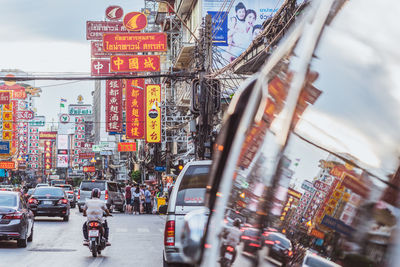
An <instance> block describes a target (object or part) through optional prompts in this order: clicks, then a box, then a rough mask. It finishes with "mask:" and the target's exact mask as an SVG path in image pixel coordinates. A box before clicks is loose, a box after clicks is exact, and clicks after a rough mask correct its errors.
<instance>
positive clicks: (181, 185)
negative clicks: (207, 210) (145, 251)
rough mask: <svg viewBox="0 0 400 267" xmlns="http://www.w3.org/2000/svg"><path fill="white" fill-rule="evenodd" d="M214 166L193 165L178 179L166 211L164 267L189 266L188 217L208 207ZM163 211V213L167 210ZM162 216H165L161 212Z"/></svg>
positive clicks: (205, 164)
mask: <svg viewBox="0 0 400 267" xmlns="http://www.w3.org/2000/svg"><path fill="white" fill-rule="evenodd" d="M210 166H211V161H210V160H201V161H192V162H189V163H187V164H186V165H185V167H184V168H183V169H182V171H181V172H180V174H179V176H178V177H177V178H176V181H175V185H174V188H173V190H172V192H171V197H170V199H169V203H168V209H167V211H166V215H167V216H166V223H165V232H164V251H163V262H164V266H168V265H173V264H180V263H185V259H184V257H183V251H182V245H181V234H182V232H181V231H182V229H183V223H184V216H185V215H186V214H187V213H188V212H190V211H192V210H195V209H198V208H199V207H203V206H204V197H205V193H206V185H207V182H208V174H209V171H210ZM162 207H163V206H161V207H160V209H163V208H162ZM164 208H166V206H164ZM160 212H161V213H165V212H163V211H161V210H160Z"/></svg>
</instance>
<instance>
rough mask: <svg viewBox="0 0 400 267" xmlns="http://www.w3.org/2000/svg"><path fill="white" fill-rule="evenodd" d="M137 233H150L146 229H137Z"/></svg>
mask: <svg viewBox="0 0 400 267" xmlns="http://www.w3.org/2000/svg"><path fill="white" fill-rule="evenodd" d="M137 231H138V232H139V233H148V232H150V231H149V229H148V228H137Z"/></svg>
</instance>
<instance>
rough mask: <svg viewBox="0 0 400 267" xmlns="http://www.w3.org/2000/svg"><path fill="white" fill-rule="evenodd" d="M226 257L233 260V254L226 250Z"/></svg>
mask: <svg viewBox="0 0 400 267" xmlns="http://www.w3.org/2000/svg"><path fill="white" fill-rule="evenodd" d="M224 257H225V259H228V260H231V259H232V258H233V255H232V254H231V253H228V252H226V253H225V256H224Z"/></svg>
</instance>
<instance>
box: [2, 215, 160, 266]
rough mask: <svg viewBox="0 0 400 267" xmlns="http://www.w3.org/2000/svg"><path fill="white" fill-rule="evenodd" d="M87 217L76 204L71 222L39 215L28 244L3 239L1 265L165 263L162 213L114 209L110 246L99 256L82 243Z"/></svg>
mask: <svg viewBox="0 0 400 267" xmlns="http://www.w3.org/2000/svg"><path fill="white" fill-rule="evenodd" d="M85 219H86V218H84V217H83V216H82V213H79V212H78V209H77V208H75V209H71V216H70V220H69V222H63V221H62V219H61V218H51V217H37V218H36V220H35V226H34V236H33V242H31V243H28V246H27V247H26V248H17V246H16V242H15V241H0V267H3V266H7V267H11V266H32V267H33V266H35V267H36V266H49V267H53V266H54V267H55V266H57V267H58V266H74V267H75V266H76V267H78V266H85V267H86V266H89V267H95V266H162V250H163V236H164V235H163V233H164V218H163V217H162V216H159V215H127V214H119V213H114V214H113V217H110V218H108V219H107V220H108V224H109V227H110V238H109V240H110V242H111V247H107V248H106V249H105V250H103V251H102V255H100V256H98V257H97V258H93V257H92V255H91V252H90V251H89V248H88V247H85V246H83V245H82V241H83V236H82V224H83V222H84V221H85Z"/></svg>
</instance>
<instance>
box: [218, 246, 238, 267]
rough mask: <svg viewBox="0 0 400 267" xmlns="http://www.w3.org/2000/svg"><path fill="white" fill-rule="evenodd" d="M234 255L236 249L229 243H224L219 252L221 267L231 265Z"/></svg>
mask: <svg viewBox="0 0 400 267" xmlns="http://www.w3.org/2000/svg"><path fill="white" fill-rule="evenodd" d="M235 255H236V249H235V248H234V247H232V246H229V245H224V247H223V249H222V254H221V260H220V263H221V267H230V266H232V264H233V262H234V260H235Z"/></svg>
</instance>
